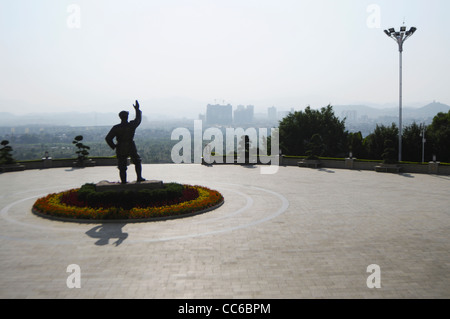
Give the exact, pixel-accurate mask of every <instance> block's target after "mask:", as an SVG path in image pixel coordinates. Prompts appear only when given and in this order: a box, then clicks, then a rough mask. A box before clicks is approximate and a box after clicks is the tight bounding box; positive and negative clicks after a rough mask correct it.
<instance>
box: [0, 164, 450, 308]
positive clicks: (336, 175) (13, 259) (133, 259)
mask: <svg viewBox="0 0 450 319" xmlns="http://www.w3.org/2000/svg"><path fill="white" fill-rule="evenodd" d="M143 175H144V177H145V178H147V179H157V180H163V181H164V182H180V183H187V184H193V185H202V186H206V187H210V188H213V189H216V190H218V191H220V192H221V193H222V194H223V196H224V198H225V203H224V205H222V206H221V207H219V208H218V209H216V210H213V211H210V212H207V213H204V214H201V215H196V216H193V217H186V218H181V219H174V220H167V221H154V222H146V223H103V224H102V223H71V222H60V221H53V220H48V219H44V218H41V217H38V216H35V215H34V214H32V213H31V207H32V205H33V203H34V201H35V200H36V199H37V198H38V197H41V196H44V195H46V194H48V193H54V192H59V191H63V190H67V189H70V188H76V187H79V186H81V185H82V184H84V183H96V182H99V181H101V180H109V181H118V179H119V176H118V170H117V168H115V167H90V168H84V169H71V168H55V169H43V170H27V171H22V172H14V173H3V174H0V297H1V298H226V299H228V298H275V299H278V298H450V196H449V194H450V177H449V176H436V175H422V174H386V173H376V172H372V171H354V170H338V169H309V168H299V167H280V168H279V170H278V172H277V173H276V174H271V175H266V174H261V169H260V167H258V166H254V167H252V166H240V165H216V166H204V165H197V164H180V165H176V164H160V165H144V166H143ZM129 177H130V178H131V179H133V178H135V175H134V171H133V167H130V169H129ZM73 264H75V265H78V266H79V269H80V275H81V276H80V285H81V287H80V288H69V287H68V285H67V279H68V277H69V276H71V274H72V273H71V272H67V267H68V266H69V265H73ZM374 264H375V265H378V266H379V269H380V271H379V272H378V274H379V277H378V279H379V282H380V283H381V287H380V288H369V287H368V285H367V279H368V277H369V276H372V275H373V274H372V273H371V272H368V271H367V268H368V266H369V265H374ZM371 278H372V277H371Z"/></svg>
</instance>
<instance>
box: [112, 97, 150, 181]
mask: <svg viewBox="0 0 450 319" xmlns="http://www.w3.org/2000/svg"><path fill="white" fill-rule="evenodd" d="M133 107H134V109H135V111H136V117H135V119H134V120H132V121H130V122H128V112H127V111H122V112H120V113H119V117H120V119H121V121H122V122H121V123H120V124H117V125H114V126H113V127H112V129H111V130H110V131H109V133H108V135H106V138H105V140H106V143H108V145H109V146H110V147H111V148H112V149H113V150H114V149H115V150H116V154H117V162H118V168H119V172H120V173H119V174H120V180H121V182H122V184H126V182H127V160H128V157H130V158H131V160H132V162H133V164H134V166H135V170H136V175H137V182H142V181H145V179H144V178H142V165H141V157H140V156H139V154H138V153H137V149H136V144H135V143H134V141H133V138H134V133H135V131H136V128H137V127H138V126H139V124H141V120H142V111H141V110H140V109H139V102H138V101H137V100H136V104H134V105H133ZM114 138H116V140H117V143H114Z"/></svg>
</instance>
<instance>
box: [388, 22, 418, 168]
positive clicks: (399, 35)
mask: <svg viewBox="0 0 450 319" xmlns="http://www.w3.org/2000/svg"><path fill="white" fill-rule="evenodd" d="M416 30H417V28H415V27H411V29H409V31H406V27H405V26H402V27H400V31H395V29H394V28H390V29H388V30H384V33H386V34H387V36H388V37H390V38H392V39H394V41H395V42H397V44H398V51H399V52H400V98H399V106H398V109H399V111H398V130H399V131H398V161H399V162H400V161H401V160H402V52H403V43H404V42H405V41H406V39H408V38H409V37H410V36H412V35H413V34H414V32H416Z"/></svg>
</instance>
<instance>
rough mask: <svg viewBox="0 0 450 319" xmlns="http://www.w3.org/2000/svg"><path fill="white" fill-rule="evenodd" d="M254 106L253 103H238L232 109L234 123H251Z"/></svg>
mask: <svg viewBox="0 0 450 319" xmlns="http://www.w3.org/2000/svg"><path fill="white" fill-rule="evenodd" d="M254 111H255V107H254V106H253V105H247V106H246V107H244V106H243V105H238V106H237V109H236V110H234V124H251V123H253V114H254Z"/></svg>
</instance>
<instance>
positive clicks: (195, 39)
mask: <svg viewBox="0 0 450 319" xmlns="http://www.w3.org/2000/svg"><path fill="white" fill-rule="evenodd" d="M449 12H450V1H448V0H420V1H419V0H403V1H400V0H387V1H385V0H380V1H377V0H370V1H365V0H307V1H301V0H276V1H275V0H273V1H272V0H270V1H269V0H254V1H251V0H208V1H207V0H198V1H189V0H185V1H182V0H128V1H125V0H123V1H117V0H70V1H64V0H39V1H37V0H0V45H1V49H0V112H11V113H18V114H19V113H27V112H50V111H83V112H84V111H97V112H109V111H112V112H118V111H120V110H122V109H128V108H130V107H131V106H132V103H133V102H134V100H135V99H139V100H140V102H141V105H142V109H143V110H144V111H145V112H147V113H167V114H175V115H188V114H190V113H191V114H193V116H196V115H197V114H198V113H199V112H204V111H205V109H206V104H208V103H214V102H220V103H222V102H223V101H225V103H231V104H232V105H233V106H237V105H238V104H244V105H246V104H253V105H255V107H256V110H257V111H261V112H265V111H266V110H267V107H268V106H272V105H275V106H277V107H278V108H279V109H290V108H291V107H294V108H296V109H300V108H304V107H305V106H307V105H311V106H312V107H314V108H316V107H321V106H325V105H327V104H329V103H331V104H334V105H341V104H360V103H365V104H368V103H376V104H386V103H390V104H396V103H397V101H398V63H399V61H398V48H397V45H396V43H395V42H394V41H393V40H391V39H389V38H388V37H387V36H386V35H385V34H384V33H383V29H386V28H389V27H396V28H398V27H399V26H401V25H402V24H403V21H405V22H406V26H407V27H408V28H409V27H410V26H415V27H417V28H418V31H417V32H416V33H415V34H414V35H413V37H411V38H410V39H409V40H408V41H407V42H406V43H405V47H404V53H403V67H404V72H403V77H404V90H403V94H404V105H408V104H410V105H415V104H416V103H419V104H420V103H422V104H423V105H424V104H426V103H429V102H431V101H433V100H437V101H440V102H442V103H446V104H450V85H449V84H450V81H449V79H450V62H449V56H450V36H449V34H448V32H449V30H450V19H449V16H448V14H449Z"/></svg>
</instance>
